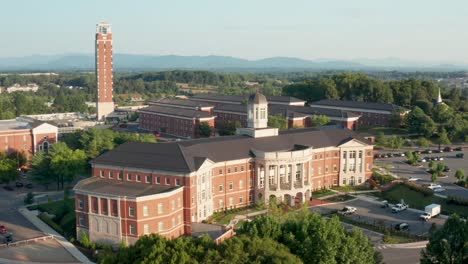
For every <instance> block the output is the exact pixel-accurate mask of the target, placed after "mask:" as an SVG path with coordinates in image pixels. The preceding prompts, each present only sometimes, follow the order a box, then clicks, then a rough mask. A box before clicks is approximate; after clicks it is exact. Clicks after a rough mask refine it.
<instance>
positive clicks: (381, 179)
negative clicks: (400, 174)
mask: <svg viewBox="0 0 468 264" xmlns="http://www.w3.org/2000/svg"><path fill="white" fill-rule="evenodd" d="M372 179H374V181H375V182H376V183H378V184H379V185H383V184H386V183H389V182H392V181H393V180H394V179H395V178H394V177H393V176H392V175H388V174H381V173H379V172H377V171H374V172H372Z"/></svg>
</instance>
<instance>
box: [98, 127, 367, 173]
mask: <svg viewBox="0 0 468 264" xmlns="http://www.w3.org/2000/svg"><path fill="white" fill-rule="evenodd" d="M353 138H355V139H357V140H359V141H361V142H363V143H365V144H369V141H368V140H366V139H364V138H362V137H360V136H358V135H356V134H355V133H354V132H352V131H350V130H347V129H317V128H304V129H292V130H286V131H281V132H280V135H278V136H272V137H262V138H251V137H248V136H243V135H242V136H241V135H238V136H226V137H214V138H204V139H195V140H187V141H180V142H170V143H141V142H140V143H137V142H131V143H125V144H122V145H120V146H119V147H117V148H115V149H113V150H110V151H108V152H106V153H104V154H102V155H101V156H99V157H97V158H95V159H94V160H92V161H91V163H94V164H108V165H114V166H122V167H136V168H143V169H150V170H162V171H173V172H179V173H189V172H193V171H196V170H198V168H199V167H200V166H201V164H202V163H203V161H204V158H208V159H210V160H212V161H214V162H221V161H229V160H235V159H243V158H248V157H249V153H250V151H251V150H259V151H266V152H269V151H288V150H291V149H295V146H296V145H302V146H312V147H314V148H322V147H327V146H338V145H341V144H343V143H345V142H347V141H349V140H350V139H353Z"/></svg>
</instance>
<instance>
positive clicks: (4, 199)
mask: <svg viewBox="0 0 468 264" xmlns="http://www.w3.org/2000/svg"><path fill="white" fill-rule="evenodd" d="M3 186H4V185H3V184H0V224H3V225H5V227H6V228H7V230H8V232H11V233H12V234H13V242H15V241H22V240H26V239H30V238H36V237H41V236H45V235H46V234H44V232H42V231H41V230H39V229H38V228H37V227H36V226H35V225H34V224H32V223H31V222H30V221H29V220H28V219H26V218H25V217H24V216H23V215H22V214H21V213H19V212H18V208H20V207H21V206H23V199H24V195H25V194H26V193H27V192H28V191H30V190H29V189H24V188H15V187H14V188H15V189H14V191H7V190H5V189H3ZM51 196H52V197H53V198H59V197H60V196H62V197H63V193H58V194H53V195H51ZM0 243H3V241H0ZM67 252H68V251H67V250H66V249H65V248H64V247H63V246H62V245H61V244H60V243H58V242H57V241H56V240H46V241H38V242H35V243H33V244H29V245H20V246H17V247H16V246H15V247H9V248H3V249H1V251H0V258H3V259H12V260H27V261H33V262H36V261H37V262H44V263H68V262H77V261H76V259H75V258H74V257H73V256H71V255H70V254H69V253H67ZM0 262H1V263H4V261H3V260H1V261H0Z"/></svg>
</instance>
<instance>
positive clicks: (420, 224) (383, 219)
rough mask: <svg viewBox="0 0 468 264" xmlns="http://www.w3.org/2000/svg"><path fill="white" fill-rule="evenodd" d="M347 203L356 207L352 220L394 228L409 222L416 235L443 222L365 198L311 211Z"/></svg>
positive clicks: (322, 211) (315, 209)
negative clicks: (424, 218)
mask: <svg viewBox="0 0 468 264" xmlns="http://www.w3.org/2000/svg"><path fill="white" fill-rule="evenodd" d="M345 205H349V206H353V207H356V209H357V212H356V213H355V214H353V215H350V216H348V217H350V218H351V219H353V220H356V221H361V222H367V223H372V224H384V225H385V226H387V227H389V228H394V227H395V225H396V224H398V223H401V222H406V223H408V224H409V226H410V228H409V232H410V233H413V234H416V235H423V234H425V233H427V232H429V228H430V227H431V225H432V223H435V224H436V225H437V226H442V225H443V224H444V223H445V220H444V219H441V218H439V217H436V218H433V219H431V220H429V221H428V222H425V221H421V220H419V215H420V214H421V213H419V212H414V211H411V210H405V211H403V212H399V213H392V212H391V209H390V208H381V207H380V205H379V204H375V203H372V202H369V201H366V200H361V199H357V200H353V201H348V202H346V203H339V204H327V205H322V206H319V207H312V208H311V210H312V211H316V212H319V213H324V212H330V211H333V210H340V209H342V208H343V206H345Z"/></svg>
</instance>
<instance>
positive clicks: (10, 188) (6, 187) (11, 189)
mask: <svg viewBox="0 0 468 264" xmlns="http://www.w3.org/2000/svg"><path fill="white" fill-rule="evenodd" d="M3 189H5V190H7V191H13V187H11V186H8V185H7V186H3Z"/></svg>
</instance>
